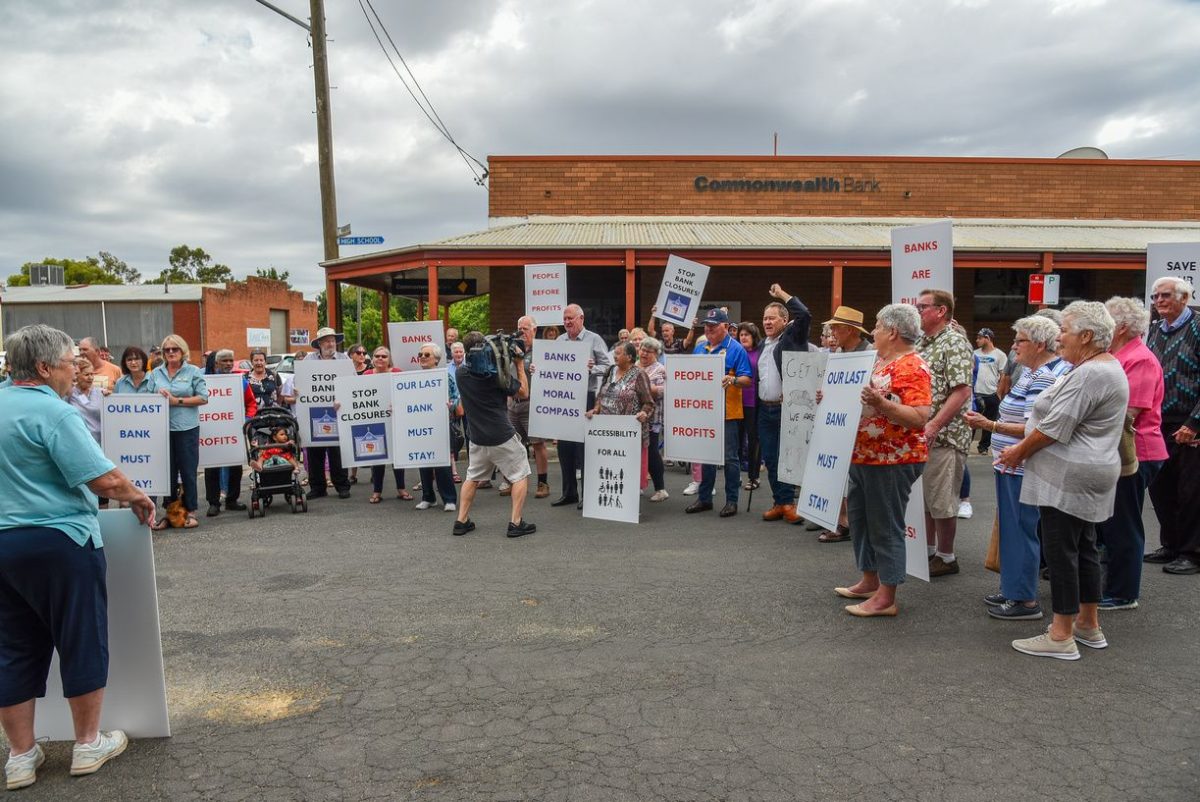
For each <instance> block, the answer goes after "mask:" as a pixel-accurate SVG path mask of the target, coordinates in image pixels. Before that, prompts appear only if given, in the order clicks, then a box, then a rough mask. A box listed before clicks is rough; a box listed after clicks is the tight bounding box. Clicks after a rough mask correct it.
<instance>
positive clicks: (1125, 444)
mask: <svg viewBox="0 0 1200 802" xmlns="http://www.w3.org/2000/svg"><path fill="white" fill-rule="evenodd" d="M1117 453H1118V454H1119V455H1120V457H1121V476H1122V477H1125V476H1133V475H1134V474H1135V473H1137V472H1138V458H1137V443H1135V442H1134V431H1133V415H1130V414H1129V413H1128V412H1126V413H1125V424H1124V426H1122V428H1121V444H1120V445H1119V446H1117Z"/></svg>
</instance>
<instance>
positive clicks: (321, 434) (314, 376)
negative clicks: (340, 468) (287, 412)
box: [295, 357, 354, 448]
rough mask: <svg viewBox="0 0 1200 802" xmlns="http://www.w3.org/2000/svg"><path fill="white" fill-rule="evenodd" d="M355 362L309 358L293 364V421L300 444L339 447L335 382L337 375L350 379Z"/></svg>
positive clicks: (306, 446) (307, 446)
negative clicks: (294, 365) (294, 402)
mask: <svg viewBox="0 0 1200 802" xmlns="http://www.w3.org/2000/svg"><path fill="white" fill-rule="evenodd" d="M353 375H354V363H353V362H351V361H350V360H349V359H316V358H315V357H309V358H308V359H302V360H300V361H299V362H297V363H296V374H295V385H296V421H297V422H298V423H299V424H300V445H302V446H304V447H305V448H309V447H313V446H333V447H335V448H336V447H338V445H339V444H340V437H339V436H338V414H337V409H336V407H335V403H336V402H337V385H336V381H337V379H338V377H339V376H353Z"/></svg>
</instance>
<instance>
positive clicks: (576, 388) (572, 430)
mask: <svg viewBox="0 0 1200 802" xmlns="http://www.w3.org/2000/svg"><path fill="white" fill-rule="evenodd" d="M591 357H592V349H591V346H590V345H588V344H587V343H585V342H572V341H570V340H534V341H533V355H532V359H533V362H532V363H531V367H532V369H533V371H532V373H533V375H532V377H531V381H530V383H529V434H530V435H531V436H533V437H544V438H546V439H547V440H569V441H572V442H576V443H578V442H582V441H583V436H584V432H585V430H586V419H585V418H584V417H583V413H585V412H586V411H587V390H588V378H589V373H588V367H587V362H588V360H589V359H591Z"/></svg>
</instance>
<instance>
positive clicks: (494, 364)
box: [464, 331, 525, 390]
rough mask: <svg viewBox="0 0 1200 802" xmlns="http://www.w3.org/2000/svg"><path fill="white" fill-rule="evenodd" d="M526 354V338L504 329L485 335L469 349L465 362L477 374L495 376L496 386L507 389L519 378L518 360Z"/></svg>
mask: <svg viewBox="0 0 1200 802" xmlns="http://www.w3.org/2000/svg"><path fill="white" fill-rule="evenodd" d="M524 356H525V338H524V337H522V336H521V335H520V334H508V333H506V332H503V331H499V332H496V333H495V334H488V335H485V336H484V338H483V342H482V343H480V344H479V345H476V346H475V347H473V348H472V349H471V350H469V351H467V356H466V359H465V360H464V364H465V365H466V366H467V370H468V371H469V372H470V373H471V374H473V375H475V376H494V377H495V378H496V386H497V387H499V388H500V389H501V390H507V389H508V388H509V386H510V382H511V381H512V380H514V379H518V378H519V377H518V376H517V364H516V363H517V360H518V359H522V358H524Z"/></svg>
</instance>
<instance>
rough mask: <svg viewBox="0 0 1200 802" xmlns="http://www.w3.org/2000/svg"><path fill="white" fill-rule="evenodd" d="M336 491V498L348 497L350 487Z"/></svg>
mask: <svg viewBox="0 0 1200 802" xmlns="http://www.w3.org/2000/svg"><path fill="white" fill-rule="evenodd" d="M337 493H338V498H350V488H346V489H345V490H339V491H338V492H337Z"/></svg>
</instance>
